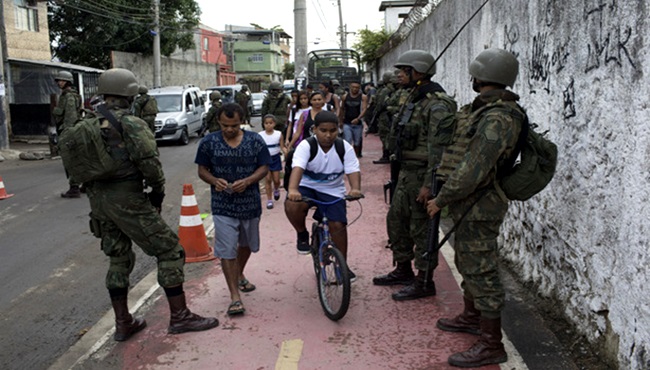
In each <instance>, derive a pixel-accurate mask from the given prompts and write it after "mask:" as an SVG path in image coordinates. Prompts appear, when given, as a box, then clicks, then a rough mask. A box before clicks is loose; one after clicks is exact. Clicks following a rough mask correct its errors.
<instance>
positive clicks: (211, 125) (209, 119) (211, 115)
mask: <svg viewBox="0 0 650 370" xmlns="http://www.w3.org/2000/svg"><path fill="white" fill-rule="evenodd" d="M210 102H211V104H210V109H208V113H207V114H206V115H205V122H206V125H207V126H208V131H210V132H215V131H219V130H221V126H219V121H218V120H217V111H218V110H219V108H221V105H222V104H221V93H220V92H219V91H213V92H211V93H210Z"/></svg>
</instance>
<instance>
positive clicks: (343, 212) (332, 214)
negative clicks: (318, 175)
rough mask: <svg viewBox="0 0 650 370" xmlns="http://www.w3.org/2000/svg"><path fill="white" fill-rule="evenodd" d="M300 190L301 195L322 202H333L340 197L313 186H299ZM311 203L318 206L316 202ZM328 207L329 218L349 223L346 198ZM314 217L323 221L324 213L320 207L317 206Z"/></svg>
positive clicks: (345, 223)
mask: <svg viewBox="0 0 650 370" xmlns="http://www.w3.org/2000/svg"><path fill="white" fill-rule="evenodd" d="M298 191H300V195H304V196H306V197H309V198H311V199H316V200H320V201H321V202H331V201H333V200H336V199H339V198H338V197H333V196H331V195H328V194H324V193H321V192H318V191H316V190H314V189H312V188H308V187H304V186H301V187H299V188H298ZM309 205H310V206H311V207H316V203H313V202H309ZM326 207H327V219H328V220H330V221H336V222H341V223H343V224H344V225H347V224H348V217H347V209H346V204H345V200H341V201H340V202H337V203H334V204H332V205H330V206H326ZM313 217H314V219H315V220H317V221H319V222H320V221H321V220H322V219H323V215H322V214H321V212H320V209H319V208H316V211H315V212H314V216H313Z"/></svg>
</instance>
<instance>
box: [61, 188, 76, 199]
mask: <svg viewBox="0 0 650 370" xmlns="http://www.w3.org/2000/svg"><path fill="white" fill-rule="evenodd" d="M80 197H81V190H79V185H70V189H68V191H66V192H65V193H61V198H80Z"/></svg>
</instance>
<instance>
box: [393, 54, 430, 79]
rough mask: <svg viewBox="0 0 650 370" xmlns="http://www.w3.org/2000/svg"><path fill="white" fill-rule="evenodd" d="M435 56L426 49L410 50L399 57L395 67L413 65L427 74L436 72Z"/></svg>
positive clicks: (418, 70)
mask: <svg viewBox="0 0 650 370" xmlns="http://www.w3.org/2000/svg"><path fill="white" fill-rule="evenodd" d="M435 61H436V60H435V58H434V57H433V55H431V54H429V53H427V52H426V51H424V50H409V51H407V52H405V53H403V54H402V55H400V56H399V58H397V62H396V63H395V66H394V67H395V68H401V67H411V68H413V69H414V70H415V71H416V72H419V73H423V74H425V75H434V74H436V65H435Z"/></svg>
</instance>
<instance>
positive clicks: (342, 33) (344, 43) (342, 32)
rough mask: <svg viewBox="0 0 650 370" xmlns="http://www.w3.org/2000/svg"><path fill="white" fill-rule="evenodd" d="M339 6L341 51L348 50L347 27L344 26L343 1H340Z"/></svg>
mask: <svg viewBox="0 0 650 370" xmlns="http://www.w3.org/2000/svg"><path fill="white" fill-rule="evenodd" d="M338 5H339V35H340V36H341V42H340V44H341V49H347V48H348V45H347V40H346V35H345V26H343V10H342V9H341V0H338Z"/></svg>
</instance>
